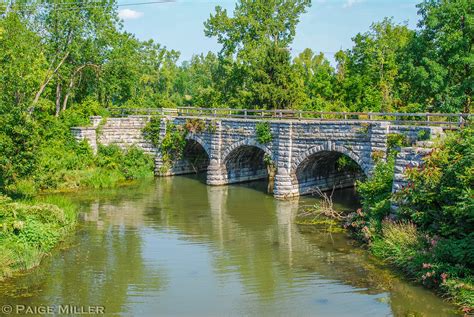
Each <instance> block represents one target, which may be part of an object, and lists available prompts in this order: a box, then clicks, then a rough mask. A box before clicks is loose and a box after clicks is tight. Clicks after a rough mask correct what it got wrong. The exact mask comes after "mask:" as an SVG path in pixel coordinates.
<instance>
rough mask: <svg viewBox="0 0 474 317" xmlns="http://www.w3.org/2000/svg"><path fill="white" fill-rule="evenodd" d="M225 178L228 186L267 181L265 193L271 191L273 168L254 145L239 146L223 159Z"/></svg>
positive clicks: (261, 150)
mask: <svg viewBox="0 0 474 317" xmlns="http://www.w3.org/2000/svg"><path fill="white" fill-rule="evenodd" d="M224 166H225V177H226V178H227V179H226V182H227V183H228V184H232V183H244V182H251V181H257V180H267V181H268V184H267V191H268V192H272V191H273V178H274V174H275V172H274V168H273V166H272V164H271V157H270V155H269V154H268V153H266V152H265V151H264V150H263V149H262V148H260V147H258V146H255V145H241V146H239V147H237V148H235V149H233V150H232V151H231V152H230V153H229V154H228V155H227V156H226V157H225V159H224Z"/></svg>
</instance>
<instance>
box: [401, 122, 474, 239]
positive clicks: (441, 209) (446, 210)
mask: <svg viewBox="0 0 474 317" xmlns="http://www.w3.org/2000/svg"><path fill="white" fill-rule="evenodd" d="M405 174H406V177H407V179H408V181H409V184H408V186H407V187H406V188H404V189H403V190H401V191H400V192H398V193H397V195H396V197H395V199H396V200H397V202H398V203H399V204H400V205H401V209H400V214H401V216H402V217H404V218H405V219H408V220H411V221H413V222H414V223H416V224H417V225H418V226H419V227H420V228H421V229H422V230H425V231H427V232H429V233H430V234H433V235H434V234H436V235H441V236H444V237H449V238H454V237H457V238H463V237H464V236H466V235H467V234H469V233H471V232H473V231H474V212H473V210H474V199H473V197H474V187H473V184H474V129H472V127H470V128H465V129H463V130H462V131H460V132H457V133H453V134H451V135H449V136H448V137H447V138H446V139H445V140H444V141H443V142H442V143H440V144H439V145H438V146H437V148H436V149H434V150H433V151H432V152H431V153H430V154H429V155H428V156H426V157H425V158H424V164H423V166H421V167H414V168H408V169H407V170H406V172H405Z"/></svg>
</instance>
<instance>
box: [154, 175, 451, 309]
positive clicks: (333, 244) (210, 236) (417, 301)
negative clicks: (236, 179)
mask: <svg viewBox="0 0 474 317" xmlns="http://www.w3.org/2000/svg"><path fill="white" fill-rule="evenodd" d="M181 181H182V180H178V179H175V180H172V181H169V182H167V183H166V186H163V188H161V186H160V187H158V188H157V194H158V195H159V196H160V197H161V199H159V209H160V210H161V211H162V212H165V211H168V213H166V212H165V216H164V217H163V216H162V218H165V219H166V221H165V223H166V225H167V226H170V227H173V228H175V229H177V230H179V231H180V232H183V233H184V234H186V235H187V239H192V240H199V241H204V242H211V246H215V247H217V249H218V252H213V253H212V256H213V266H214V269H215V272H216V275H217V277H218V278H219V279H220V280H221V282H222V283H223V284H224V283H225V280H226V278H227V276H228V274H229V273H231V272H237V273H238V274H239V276H240V280H241V282H242V283H243V285H245V288H246V289H247V290H246V292H249V293H256V294H258V295H259V296H260V298H262V299H267V300H272V299H273V300H278V296H279V294H278V292H281V291H282V290H287V291H291V289H292V288H294V289H298V288H299V287H301V285H300V284H299V283H298V282H295V281H296V280H298V279H297V277H300V276H301V275H302V274H308V275H312V276H313V277H314V276H315V275H316V274H317V275H318V276H319V278H320V279H324V280H328V281H329V283H331V282H330V281H333V282H334V283H343V284H347V285H350V286H351V287H354V288H356V289H357V292H360V293H364V294H371V295H375V294H381V293H384V292H388V293H387V296H388V297H389V300H390V305H391V306H392V310H393V312H394V313H396V315H398V314H406V313H407V312H410V311H421V312H426V313H428V312H429V313H434V314H437V315H440V314H442V313H443V312H442V311H441V309H442V307H444V306H441V305H440V301H439V300H437V299H436V298H435V297H434V295H433V296H430V295H431V294H428V293H427V292H426V291H424V290H421V289H420V288H418V287H413V286H411V285H409V284H408V283H406V282H403V281H401V280H399V279H398V278H396V277H395V276H394V274H392V273H390V271H389V270H386V269H383V268H382V267H381V266H380V265H379V264H377V263H376V262H374V260H373V259H370V258H369V256H368V254H367V252H365V251H363V250H361V249H360V248H358V247H354V246H353V245H352V243H353V242H352V241H350V240H348V239H347V238H346V237H345V236H344V235H343V234H328V233H327V232H325V231H322V230H317V231H314V232H312V233H310V234H305V233H304V232H302V231H301V230H302V229H301V228H298V227H297V226H296V225H294V217H295V216H296V213H297V210H298V206H299V202H298V201H276V200H274V199H272V198H271V197H266V196H265V195H263V193H261V192H258V191H255V190H252V189H248V188H245V187H241V186H233V187H228V186H223V187H207V188H206V187H204V186H195V184H194V183H193V182H192V181H189V180H188V181H183V184H181ZM183 189H184V190H183ZM178 190H179V191H181V193H183V194H182V195H181V196H180V198H179V199H173V198H172V197H173V196H171V197H170V195H173V194H175V193H176V192H177V191H178ZM206 197H207V199H206ZM345 203H346V204H347V202H345ZM208 210H209V211H210V212H209V211H208ZM208 217H211V219H210V221H209V218H208ZM282 264H283V266H284V267H286V269H282V268H281V265H282ZM288 268H290V269H288Z"/></svg>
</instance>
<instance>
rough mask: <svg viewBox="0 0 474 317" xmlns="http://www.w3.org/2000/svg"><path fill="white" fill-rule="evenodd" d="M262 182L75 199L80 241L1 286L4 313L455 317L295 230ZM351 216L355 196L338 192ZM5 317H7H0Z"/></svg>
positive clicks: (372, 264)
mask: <svg viewBox="0 0 474 317" xmlns="http://www.w3.org/2000/svg"><path fill="white" fill-rule="evenodd" d="M265 191H266V184H265V183H263V182H254V183H249V184H241V185H231V186H223V187H209V186H206V185H205V184H204V183H203V182H202V180H201V179H199V178H196V177H185V176H181V177H172V178H161V179H157V180H154V181H147V182H142V183H140V184H137V185H132V186H128V187H121V188H117V189H114V190H100V191H93V192H80V193H75V194H67V195H65V196H67V197H69V198H70V199H71V200H73V201H74V202H75V203H77V204H78V205H79V206H80V210H81V217H80V218H81V221H80V224H79V228H78V230H77V233H76V234H75V235H74V237H72V238H71V239H70V240H71V241H68V242H67V243H65V245H64V246H63V247H62V248H61V249H59V250H56V251H54V252H53V253H52V254H51V256H49V257H47V258H45V259H44V260H43V262H42V264H41V266H40V267H39V268H36V269H34V270H32V271H31V272H28V273H23V274H21V275H18V276H15V277H14V278H11V279H9V280H7V281H6V282H3V283H2V284H1V285H0V306H1V305H13V307H15V306H16V305H24V306H27V307H38V306H50V305H55V307H57V306H59V305H73V306H77V307H79V308H80V307H83V308H84V307H85V308H87V307H89V306H95V305H98V306H103V307H104V310H105V313H106V315H110V316H234V315H236V316H241V315H246V316H351V317H354V316H452V315H455V312H456V310H455V308H454V307H452V306H451V305H449V304H447V303H445V302H443V301H442V300H441V299H440V298H438V297H436V296H435V295H433V294H432V293H431V292H429V291H427V290H425V289H423V288H421V287H419V286H415V285H413V284H411V283H410V282H408V281H406V280H404V279H402V278H400V277H398V276H397V275H396V274H395V273H393V271H391V270H389V269H387V268H385V267H384V266H383V265H382V264H380V263H378V262H377V261H376V260H375V259H373V258H372V257H371V256H370V255H369V254H368V253H367V252H366V251H364V250H362V249H361V248H360V247H358V246H357V245H356V244H355V243H354V242H353V241H352V240H350V239H348V238H347V237H346V235H345V234H343V233H328V232H327V231H326V230H318V229H314V227H308V226H301V225H296V224H295V221H294V220H295V216H296V213H297V212H298V209H300V208H302V206H304V205H311V204H314V203H315V201H316V199H315V198H311V197H303V198H300V199H299V200H294V201H278V200H275V199H274V198H273V197H272V196H270V195H268V194H266V193H265ZM335 201H336V205H337V207H338V208H342V209H344V208H345V209H355V208H356V207H357V200H356V198H355V195H354V192H353V190H343V191H339V192H337V193H336V195H335ZM0 315H1V314H0Z"/></svg>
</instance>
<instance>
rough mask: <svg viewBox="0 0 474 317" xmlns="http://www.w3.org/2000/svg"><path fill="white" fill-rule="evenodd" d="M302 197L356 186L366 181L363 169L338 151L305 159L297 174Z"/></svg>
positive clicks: (318, 153)
mask: <svg viewBox="0 0 474 317" xmlns="http://www.w3.org/2000/svg"><path fill="white" fill-rule="evenodd" d="M294 176H295V178H296V182H297V184H298V191H299V194H300V195H308V194H312V193H314V192H315V190H316V188H319V189H320V190H322V191H327V190H332V189H333V188H335V189H343V188H351V187H354V186H355V183H356V181H357V180H362V179H364V178H365V177H366V176H365V173H364V171H363V169H362V167H361V166H360V165H359V164H358V163H357V162H356V161H354V160H353V159H352V158H350V157H349V156H347V155H345V154H343V153H340V152H337V151H320V152H316V153H314V154H311V155H310V156H308V157H307V158H306V159H304V160H303V161H302V162H301V163H300V164H299V165H298V167H297V169H296V172H295V175H294Z"/></svg>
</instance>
